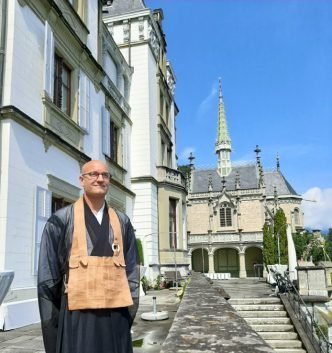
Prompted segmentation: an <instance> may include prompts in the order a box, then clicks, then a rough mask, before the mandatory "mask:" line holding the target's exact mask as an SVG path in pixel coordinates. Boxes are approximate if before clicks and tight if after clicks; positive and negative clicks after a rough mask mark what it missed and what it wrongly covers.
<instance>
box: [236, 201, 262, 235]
mask: <svg viewBox="0 0 332 353" xmlns="http://www.w3.org/2000/svg"><path fill="white" fill-rule="evenodd" d="M240 210H241V228H242V231H243V232H255V231H257V230H260V231H261V230H262V229H263V225H264V224H263V216H264V214H263V209H262V202H261V201H260V200H259V199H253V200H245V201H242V202H241V206H240Z"/></svg>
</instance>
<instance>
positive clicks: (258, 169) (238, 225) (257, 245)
mask: <svg viewBox="0 0 332 353" xmlns="http://www.w3.org/2000/svg"><path fill="white" fill-rule="evenodd" d="M231 151H232V145H231V139H230V135H229V132H228V128H227V119H226V114H225V108H224V101H223V95H222V90H221V83H220V81H219V110H218V129H217V141H216V145H215V152H216V155H217V166H216V167H214V168H196V167H195V165H194V163H193V160H194V156H193V155H192V154H191V155H190V157H189V161H190V164H189V167H190V168H189V173H188V176H187V188H188V197H187V232H188V254H189V257H190V261H191V268H192V269H193V270H195V271H200V272H204V273H220V274H228V275H229V276H231V277H240V278H246V277H254V276H255V277H256V276H259V275H262V270H263V266H262V265H263V256H262V248H263V226H264V223H265V222H268V223H271V222H273V215H274V213H275V212H276V210H277V209H278V208H279V207H281V208H282V209H283V211H284V212H285V215H286V218H287V223H288V224H290V225H291V229H292V232H296V231H301V230H303V213H302V211H301V201H302V198H301V196H300V195H298V194H297V193H296V191H295V190H294V188H293V187H292V186H291V185H290V183H289V182H288V181H287V179H286V178H285V176H284V175H283V173H282V171H281V169H280V160H279V157H278V156H277V158H276V167H275V168H274V169H273V170H267V169H264V167H263V165H262V161H261V150H260V148H259V146H258V145H257V146H256V148H255V150H254V152H255V154H256V160H255V162H253V163H248V164H232V160H231Z"/></svg>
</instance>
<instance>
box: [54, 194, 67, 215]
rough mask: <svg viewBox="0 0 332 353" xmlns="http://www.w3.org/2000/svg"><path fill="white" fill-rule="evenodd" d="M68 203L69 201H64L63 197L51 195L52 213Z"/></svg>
mask: <svg viewBox="0 0 332 353" xmlns="http://www.w3.org/2000/svg"><path fill="white" fill-rule="evenodd" d="M70 204H71V202H69V201H66V200H65V199H64V198H63V197H55V196H52V213H54V212H56V211H57V210H59V209H60V208H62V207H65V206H67V205H70Z"/></svg>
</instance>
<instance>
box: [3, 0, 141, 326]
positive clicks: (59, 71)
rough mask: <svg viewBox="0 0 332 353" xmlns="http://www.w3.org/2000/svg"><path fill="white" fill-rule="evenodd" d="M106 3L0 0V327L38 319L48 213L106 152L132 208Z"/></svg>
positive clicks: (123, 75)
mask: <svg viewBox="0 0 332 353" xmlns="http://www.w3.org/2000/svg"><path fill="white" fill-rule="evenodd" d="M105 3H106V1H98V0H89V1H79V0H77V1H73V0H72V1H66V0H56V1H43V0H33V1H29V0H10V1H0V6H1V14H2V15H1V19H0V41H1V42H0V49H1V51H0V52H1V54H0V55H1V57H0V63H3V65H0V66H1V70H0V88H1V91H0V99H1V102H0V165H1V174H0V271H3V270H14V272H15V277H14V281H13V284H12V287H11V291H10V292H9V293H8V295H7V297H6V298H5V302H4V303H3V304H2V305H1V307H0V328H5V329H11V328H14V327H18V326H23V325H26V324H30V323H32V322H35V321H39V313H38V306H37V299H36V297H37V292H36V283H37V276H36V275H37V273H36V269H37V261H38V252H39V244H40V238H41V233H42V229H43V226H44V224H45V222H46V220H47V218H48V217H49V216H50V215H51V212H53V211H55V210H56V209H58V208H60V207H62V206H63V205H65V204H67V203H69V202H73V201H75V200H76V199H77V198H78V197H79V195H80V188H79V179H78V176H79V174H80V167H81V166H82V164H84V163H85V162H87V161H88V160H90V159H101V160H104V161H105V162H106V163H107V164H108V166H109V170H110V172H111V174H112V180H111V188H110V194H109V200H110V201H111V203H112V204H113V205H115V206H116V207H117V208H119V209H121V210H123V211H126V212H127V214H128V215H129V216H132V207H133V199H134V196H135V195H134V193H133V192H132V191H131V190H130V189H131V175H130V158H129V157H130V154H129V151H130V133H131V127H132V122H131V120H130V107H129V104H128V97H129V88H130V82H131V75H132V70H131V68H130V67H129V65H128V64H127V63H126V60H125V58H124V57H123V55H122V54H121V52H120V51H119V50H118V48H117V46H116V44H115V42H114V41H113V39H112V37H111V35H110V34H109V32H108V31H107V29H106V27H105V25H104V24H103V23H102V6H103V5H105Z"/></svg>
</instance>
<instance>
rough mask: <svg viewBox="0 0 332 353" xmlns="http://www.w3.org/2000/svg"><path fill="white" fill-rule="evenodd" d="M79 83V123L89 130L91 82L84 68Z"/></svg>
mask: <svg viewBox="0 0 332 353" xmlns="http://www.w3.org/2000/svg"><path fill="white" fill-rule="evenodd" d="M79 85H80V87H79V125H80V127H81V128H82V129H84V130H86V131H87V132H88V131H89V128H90V82H89V79H88V78H87V76H86V74H85V73H84V72H83V71H82V70H81V71H80V81H79Z"/></svg>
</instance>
